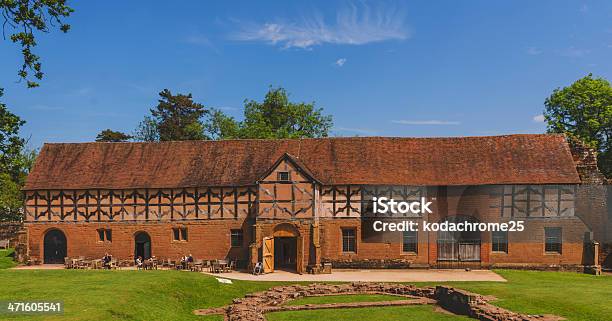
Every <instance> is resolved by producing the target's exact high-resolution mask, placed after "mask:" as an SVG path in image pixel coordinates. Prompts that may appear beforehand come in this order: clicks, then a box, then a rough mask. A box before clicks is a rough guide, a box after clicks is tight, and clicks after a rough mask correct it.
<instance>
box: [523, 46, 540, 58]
mask: <svg viewBox="0 0 612 321" xmlns="http://www.w3.org/2000/svg"><path fill="white" fill-rule="evenodd" d="M541 53H542V50H541V49H538V48H536V47H529V48H527V54H528V55H532V56H537V55H539V54H541Z"/></svg>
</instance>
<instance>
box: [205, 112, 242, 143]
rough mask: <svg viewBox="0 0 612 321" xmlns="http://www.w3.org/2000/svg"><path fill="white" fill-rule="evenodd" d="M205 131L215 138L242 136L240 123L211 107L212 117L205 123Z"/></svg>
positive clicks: (211, 137)
mask: <svg viewBox="0 0 612 321" xmlns="http://www.w3.org/2000/svg"><path fill="white" fill-rule="evenodd" d="M204 131H205V132H206V133H207V136H208V137H209V138H210V139H214V140H220V139H236V138H240V124H239V123H238V122H237V121H236V120H235V119H234V118H233V117H231V116H228V115H226V114H225V113H223V112H222V111H220V110H218V109H211V111H210V117H209V118H208V119H207V121H206V122H205V123H204Z"/></svg>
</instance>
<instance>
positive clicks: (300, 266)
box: [295, 237, 304, 274]
mask: <svg viewBox="0 0 612 321" xmlns="http://www.w3.org/2000/svg"><path fill="white" fill-rule="evenodd" d="M295 269H296V272H297V273H299V274H302V273H304V242H303V241H302V238H301V237H298V238H297V258H296V267H295Z"/></svg>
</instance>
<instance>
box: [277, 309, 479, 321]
mask: <svg viewBox="0 0 612 321" xmlns="http://www.w3.org/2000/svg"><path fill="white" fill-rule="evenodd" d="M434 308H435V307H434V306H432V305H414V306H399V307H382V308H356V309H330V310H309V311H289V312H274V313H269V314H267V315H266V317H267V318H268V320H269V321H295V320H300V321H310V320H313V321H314V320H316V321H321V320H337V321H341V320H351V321H361V320H363V321H372V320H394V321H434V320H435V321H438V320H442V321H444V320H449V321H451V320H453V321H454V320H474V319H470V318H468V317H464V316H458V315H450V314H445V313H440V312H436V311H434Z"/></svg>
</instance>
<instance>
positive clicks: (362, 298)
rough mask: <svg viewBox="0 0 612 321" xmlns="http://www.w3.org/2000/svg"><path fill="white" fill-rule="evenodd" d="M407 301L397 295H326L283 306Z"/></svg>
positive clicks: (299, 300)
mask: <svg viewBox="0 0 612 321" xmlns="http://www.w3.org/2000/svg"><path fill="white" fill-rule="evenodd" d="M397 300H409V298H404V297H401V296H397V295H381V294H351V295H328V296H312V297H307V298H301V299H297V300H292V301H289V302H287V303H285V305H302V304H321V303H348V302H378V301H397Z"/></svg>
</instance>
